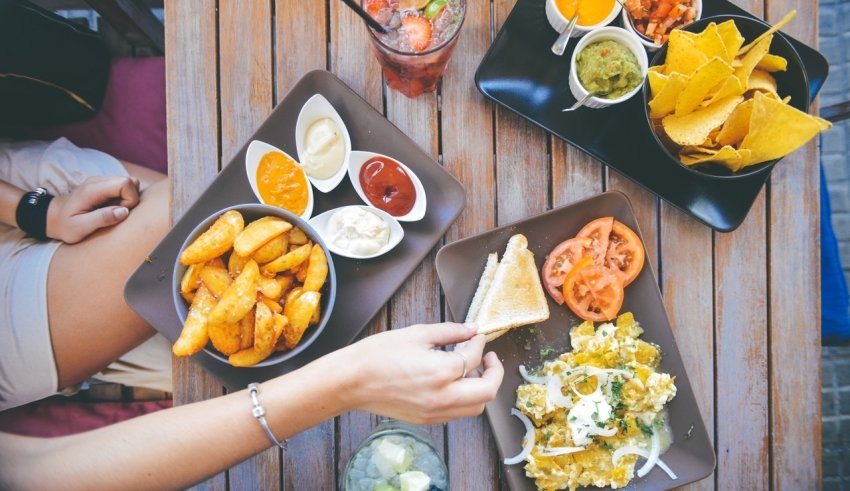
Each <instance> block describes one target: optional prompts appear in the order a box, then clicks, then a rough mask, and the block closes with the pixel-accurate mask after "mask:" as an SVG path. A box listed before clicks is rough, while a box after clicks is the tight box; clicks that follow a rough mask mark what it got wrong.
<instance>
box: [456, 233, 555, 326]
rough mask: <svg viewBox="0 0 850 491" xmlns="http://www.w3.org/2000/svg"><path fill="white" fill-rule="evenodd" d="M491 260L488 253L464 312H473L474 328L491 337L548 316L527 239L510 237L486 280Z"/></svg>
mask: <svg viewBox="0 0 850 491" xmlns="http://www.w3.org/2000/svg"><path fill="white" fill-rule="evenodd" d="M491 261H492V260H491V258H489V257H488V267H485V269H484V274H482V278H481V280H480V281H479V284H478V288H479V290H478V291H476V293H475V296H474V297H473V302H472V305H471V307H470V311H469V314H468V315H467V319H469V315H474V317H473V318H474V320H475V322H476V323H477V324H478V332H479V333H483V334H487V335H488V336H487V338H488V341H491V340H493V339H495V338H496V337H498V336H500V335H501V334H503V333H504V332H507V331H508V330H509V329H512V328H515V327H519V326H524V325H527V324H534V323H537V322H542V321H544V320H546V319H548V318H549V305H548V303H547V302H546V296H545V294H544V293H543V287H542V285H541V284H540V277H539V276H538V274H537V266H536V265H535V263H534V253H532V252H531V251H529V250H528V239H526V238H525V236H524V235H522V234H517V235H514V236H513V237H511V238H510V240H509V241H508V246H507V248H506V249H505V254H504V256H503V257H502V260H501V261H500V262H498V266H496V268H495V273H492V274H493V278H492V280H489V279H488V278H487V277H488V275H489V274H490V272H488V269H490V270H492V268H491V267H490V266H491ZM482 289H484V290H483V293H482ZM479 296H482V297H483V299H482V300H481V302H480V305H479V304H478V303H477V302H476V297H479Z"/></svg>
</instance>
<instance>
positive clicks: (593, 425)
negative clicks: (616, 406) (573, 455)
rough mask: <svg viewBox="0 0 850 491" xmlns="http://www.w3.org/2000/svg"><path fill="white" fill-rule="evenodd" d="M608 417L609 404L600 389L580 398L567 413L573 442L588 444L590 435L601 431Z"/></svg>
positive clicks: (609, 412)
mask: <svg viewBox="0 0 850 491" xmlns="http://www.w3.org/2000/svg"><path fill="white" fill-rule="evenodd" d="M610 417H611V405H610V404H608V401H606V400H605V396H604V395H603V394H602V392H601V391H599V390H597V391H596V392H594V393H593V394H589V395H587V396H584V397H582V398H580V399H579V401H578V403H576V405H575V406H573V408H572V409H570V412H569V413H568V414H567V421H568V422H569V424H570V430H571V431H572V436H573V443H575V444H576V445H589V444H590V442H591V439H590V436H591V435H597V434H599V433H600V432H602V431H603V428H605V423H607V421H608V418H610Z"/></svg>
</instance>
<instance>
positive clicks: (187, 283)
mask: <svg viewBox="0 0 850 491" xmlns="http://www.w3.org/2000/svg"><path fill="white" fill-rule="evenodd" d="M202 269H204V265H203V264H190V265H189V267H188V268H186V272H185V273H183V277H182V278H181V279H180V293H182V294H184V295H183V298H186V295H185V294H189V293H192V292H194V291H195V290H197V289H198V287H199V286H201V270H202ZM189 303H191V301H189Z"/></svg>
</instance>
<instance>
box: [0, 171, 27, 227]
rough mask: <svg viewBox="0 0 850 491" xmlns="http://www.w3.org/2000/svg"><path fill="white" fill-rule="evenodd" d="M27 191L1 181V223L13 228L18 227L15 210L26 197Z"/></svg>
mask: <svg viewBox="0 0 850 491" xmlns="http://www.w3.org/2000/svg"><path fill="white" fill-rule="evenodd" d="M24 194H25V191H24V190H23V189H21V188H19V187H17V186H13V185H11V184H9V183H8V182H6V181H0V223H3V224H5V225H9V226H12V227H17V226H18V221H17V220H16V219H15V210H17V208H18V203H19V202H20V201H21V198H23V197H24Z"/></svg>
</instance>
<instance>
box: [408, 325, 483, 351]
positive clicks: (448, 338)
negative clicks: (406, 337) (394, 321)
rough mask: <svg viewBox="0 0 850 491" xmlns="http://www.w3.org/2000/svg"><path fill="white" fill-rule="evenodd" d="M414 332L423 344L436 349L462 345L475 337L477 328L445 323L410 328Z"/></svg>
mask: <svg viewBox="0 0 850 491" xmlns="http://www.w3.org/2000/svg"><path fill="white" fill-rule="evenodd" d="M407 329H411V330H413V335H414V336H416V337H417V338H418V339H419V340H420V341H421V342H423V343H425V344H426V345H428V347H431V348H434V347H437V346H445V345H447V344H457V343H462V342H464V341H466V340H468V339H469V338H471V337H472V336H475V331H476V329H477V328H476V327H475V326H469V325H467V324H457V323H455V322H443V323H441V324H420V325H416V326H411V327H408V328H407Z"/></svg>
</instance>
